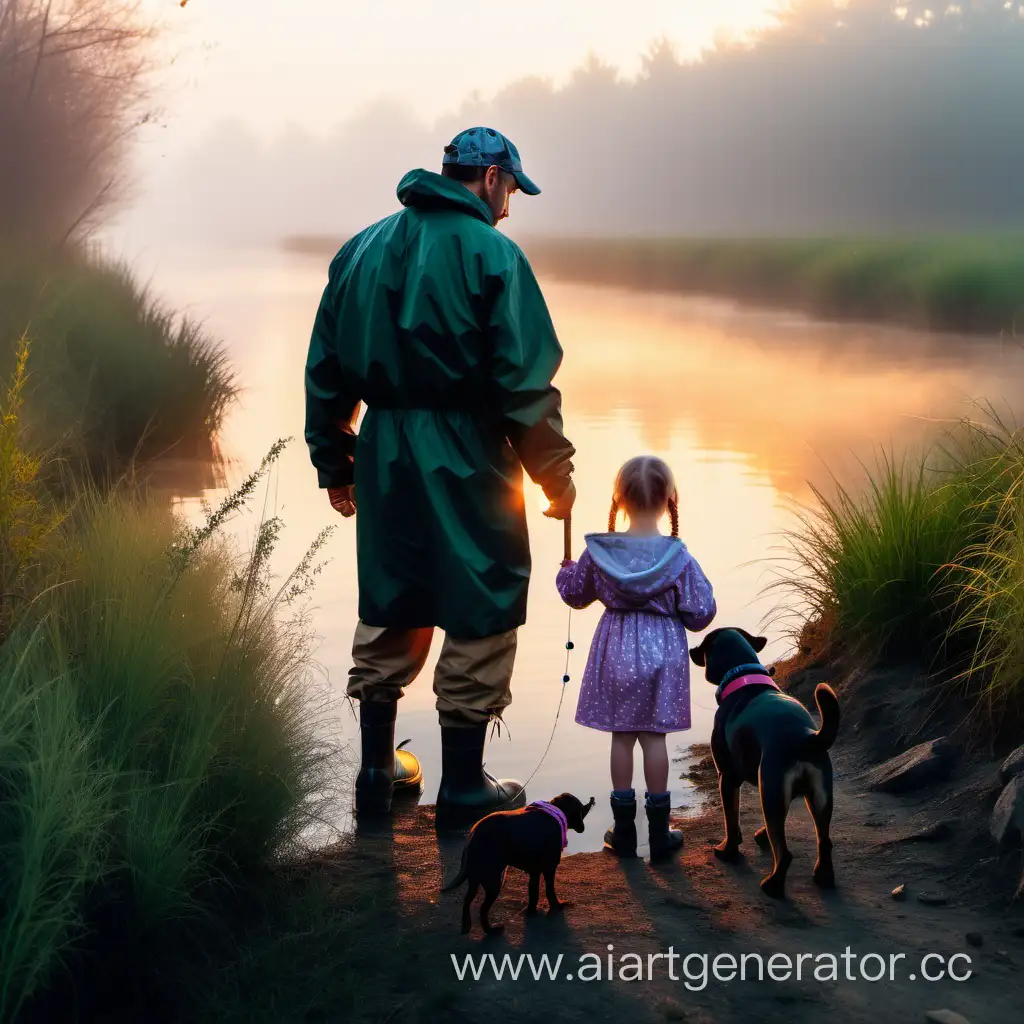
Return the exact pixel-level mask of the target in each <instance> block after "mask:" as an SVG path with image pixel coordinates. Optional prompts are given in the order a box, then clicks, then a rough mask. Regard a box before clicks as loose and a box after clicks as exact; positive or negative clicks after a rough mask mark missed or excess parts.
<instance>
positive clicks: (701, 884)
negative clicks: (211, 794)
mask: <svg viewBox="0 0 1024 1024" xmlns="http://www.w3.org/2000/svg"><path fill="white" fill-rule="evenodd" d="M840 671H841V670H840V669H839V667H838V666H836V665H827V664H825V663H820V664H817V665H812V666H808V665H807V664H806V662H805V664H804V666H803V667H802V668H800V667H799V666H798V665H795V664H794V665H792V666H782V667H780V673H779V676H778V678H781V679H783V680H784V681H785V680H786V679H787V674H788V675H789V685H790V686H791V688H792V692H794V693H796V694H798V695H800V696H801V697H805V695H806V693H807V692H808V691H809V690H810V689H811V688H813V685H814V682H815V681H816V679H819V678H821V677H822V676H827V677H829V678H831V680H832V681H833V683H834V684H835V685H836V687H837V689H838V690H839V692H840V694H841V695H846V696H845V697H844V696H841V700H843V701H844V714H847V713H848V714H847V717H846V719H845V721H844V725H843V728H842V731H841V735H840V740H839V743H838V744H837V746H836V748H834V751H833V756H834V759H835V763H836V770H837V785H836V813H835V817H834V820H833V839H834V842H835V862H836V871H837V879H838V888H837V889H836V890H835V891H832V892H823V891H821V890H818V889H817V888H816V887H815V886H814V885H813V884H812V882H811V878H810V874H811V868H812V866H813V863H814V833H813V828H812V825H811V822H810V818H809V815H807V813H806V812H805V811H804V809H803V808H802V807H801V806H796V805H795V806H794V808H793V811H792V812H791V815H790V818H789V828H788V831H787V835H788V837H789V839H790V843H791V846H792V849H793V853H794V857H795V860H794V863H793V866H792V868H791V871H790V876H789V877H790V886H789V894H788V898H787V900H786V901H785V902H777V901H774V900H771V899H769V898H768V897H766V896H765V895H764V894H763V893H762V892H761V890H760V888H759V885H758V883H759V880H760V878H761V876H762V875H763V874H764V873H766V871H767V870H768V864H769V860H770V854H769V853H767V852H766V851H762V850H760V849H759V848H758V846H757V845H756V844H755V843H753V841H752V833H753V831H754V828H755V827H756V826H757V825H758V824H759V823H760V810H759V807H758V804H757V796H756V793H755V792H754V791H753V790H752V788H751V787H745V790H744V795H743V802H742V816H743V823H744V828H745V834H746V836H747V840H746V843H745V847H744V849H745V859H744V861H743V863H741V864H740V865H737V866H728V865H725V864H722V863H721V862H720V861H718V860H717V859H716V858H715V857H714V855H713V853H712V849H711V847H712V845H713V844H715V843H717V842H719V841H720V839H721V829H722V825H721V816H720V812H719V810H718V807H717V794H716V793H715V792H714V790H715V788H716V787H715V783H714V779H713V778H710V777H709V776H708V774H707V773H706V772H704V773H700V774H701V775H702V778H703V783H704V785H705V788H706V791H707V792H708V794H709V798H708V800H709V802H708V804H707V806H706V808H705V809H704V811H702V812H701V813H700V814H698V815H697V816H696V817H686V818H680V819H678V820H677V821H676V822H675V824H677V825H678V826H680V827H682V828H683V830H684V833H685V835H686V847H685V849H684V852H683V854H682V856H681V858H680V860H679V862H677V863H673V864H670V865H667V866H663V867H657V868H652V867H651V866H650V865H648V864H647V863H646V862H645V861H643V860H637V861H632V862H622V861H618V860H616V859H615V858H613V857H611V856H609V855H607V854H601V853H597V854H591V853H582V854H577V855H575V856H572V857H569V858H567V859H565V860H563V862H562V865H561V867H560V868H559V872H558V892H559V895H560V897H561V898H562V899H564V900H568V901H570V902H571V903H572V905H571V906H570V907H569V908H568V909H567V910H566V911H565V913H564V914H562V915H560V916H558V917H555V918H551V917H549V916H548V915H547V914H543V913H542V915H541V916H540V917H538V918H535V919H526V918H524V917H523V916H522V914H521V908H522V907H523V906H524V905H525V902H526V895H527V893H526V884H525V882H526V880H525V876H523V875H522V874H521V873H520V872H518V871H515V870H512V871H510V872H509V873H508V876H507V879H506V884H505V887H504V890H503V892H502V895H501V898H500V900H499V902H498V904H497V905H496V908H495V911H494V913H493V918H494V919H495V920H500V921H502V922H503V923H504V924H505V931H504V932H503V933H502V934H500V935H495V936H492V937H488V938H484V937H483V936H482V934H481V932H480V930H479V926H478V925H476V924H475V927H474V931H473V933H472V934H471V935H470V936H468V937H463V936H461V935H460V934H459V918H460V903H461V896H462V893H461V892H460V891H457V892H452V893H441V892H440V888H441V885H442V882H443V880H444V879H446V878H450V877H451V876H452V874H453V873H454V871H455V870H456V867H457V863H458V859H459V855H460V851H461V846H462V839H461V837H460V836H453V835H451V834H445V833H439V832H438V831H437V830H436V828H435V824H434V819H433V814H432V809H431V808H429V807H423V808H415V809H408V810H406V811H404V812H402V811H400V812H399V813H397V814H396V815H395V818H394V820H393V821H392V822H389V823H387V824H386V825H384V826H382V827H379V828H377V829H364V830H362V831H361V832H360V833H359V834H358V835H357V836H356V837H354V838H353V839H352V840H349V841H347V842H346V843H344V844H342V845H341V846H338V847H336V848H334V849H331V850H326V851H323V853H322V854H320V855H319V856H317V857H316V858H313V859H310V860H306V861H305V862H303V863H302V864H301V865H297V866H295V867H294V868H293V869H291V870H290V871H288V872H287V874H286V879H287V880H286V882H284V883H283V884H286V885H287V886H289V887H291V889H292V892H293V893H295V894H296V897H295V898H296V899H301V898H302V896H301V895H300V894H304V893H309V892H318V893H322V894H333V896H334V898H335V899H336V900H337V901H338V903H339V906H340V907H343V908H344V910H345V912H346V913H347V914H349V915H351V916H350V918H349V921H350V923H351V927H350V928H349V927H346V928H342V927H340V926H338V925H337V924H336V923H333V922H331V921H330V920H328V919H326V918H322V919H318V920H317V921H316V922H314V924H313V926H312V929H311V930H310V931H309V932H308V933H307V934H306V935H305V949H304V952H302V953H301V954H298V952H297V950H295V949H294V945H293V938H292V936H291V935H288V934H286V935H285V936H284V938H283V939H281V938H280V937H279V942H278V943H277V944H275V943H274V942H273V941H272V940H271V935H272V932H271V930H270V929H269V926H268V927H267V928H265V929H261V930H260V931H259V932H258V933H257V939H256V943H255V948H253V947H250V948H249V949H247V951H246V952H245V954H244V955H242V956H240V957H239V958H238V959H237V960H236V962H235V963H234V964H233V965H232V966H231V967H229V968H227V969H226V970H224V971H223V972H222V973H221V974H220V975H219V978H218V981H219V984H218V986H217V987H216V988H215V990H214V991H213V992H211V991H209V990H207V991H206V992H205V993H204V1003H205V1008H204V1012H203V1013H201V1014H199V1015H197V1016H195V1017H194V1018H193V1017H191V1016H188V1017H185V1018H183V1019H189V1020H191V1019H195V1020H214V1019H217V1020H219V1021H222V1022H224V1024H231V1022H234V1021H238V1022H241V1021H254V1022H264V1021H265V1022H267V1024H270V1021H271V1020H274V1021H277V1022H279V1021H281V1020H282V1019H284V1020H296V1021H297V1020H311V1019H312V1020H332V1019H345V1020H349V1021H353V1022H360V1024H362V1022H367V1024H368V1022H376V1024H381V1022H384V1021H391V1020H394V1019H397V1018H398V1017H401V1019H403V1020H409V1021H412V1022H420V1021H422V1022H423V1024H426V1022H428V1021H430V1022H433V1021H441V1022H452V1024H454V1022H478V1021H479V1022H484V1021H487V1020H492V1019H495V1018H500V1019H503V1020H504V1019H509V1020H524V1021H525V1020H535V1019H538V1018H541V1017H544V1016H545V1015H549V1014H550V1013H551V1012H552V1007H557V1013H558V1017H559V1019H560V1020H566V1021H570V1022H571V1021H579V1022H581V1024H584V1022H589V1021H593V1020H620V1019H627V1020H632V1021H637V1022H643V1024H647V1022H652V1024H654V1022H658V1024H660V1022H665V1021H686V1022H690V1024H732V1022H736V1024H740V1022H745V1021H748V1020H751V1019H757V1020H758V1021H766V1022H776V1021H777V1022H779V1024H782V1022H796V1024H818V1022H820V1020H821V1019H822V1017H823V1016H827V1017H828V1019H829V1020H830V1021H835V1022H837V1024H847V1022H849V1024H853V1022H857V1024H860V1022H867V1021H876V1020H879V1019H883V1020H907V1021H924V1020H925V1014H926V1013H927V1012H928V1011H931V1010H938V1009H951V1010H953V1011H955V1012H958V1013H960V1014H962V1015H963V1016H964V1018H965V1019H966V1020H968V1021H970V1022H973V1024H980V1022H996V1024H1002V1022H1007V1024H1008V1022H1009V1021H1012V1020H1015V1019H1016V1014H1017V1012H1018V1010H1019V1007H1018V1006H1017V1000H1016V985H1015V978H1016V977H1017V976H1018V973H1019V971H1020V969H1021V967H1024V907H1022V906H1021V905H1020V904H1019V903H1018V904H1013V903H1012V899H1013V893H1014V889H1015V885H1016V877H1017V876H1018V875H1019V871H1020V858H1019V852H1016V853H1014V852H1009V851H1000V849H999V848H998V846H997V845H996V844H995V843H994V841H993V839H992V837H991V836H990V835H988V833H987V815H988V813H989V811H990V809H991V806H992V804H993V803H994V800H995V796H996V793H997V792H998V765H997V764H996V763H995V762H992V761H989V760H986V759H977V758H971V757H964V758H962V759H961V760H959V761H958V762H957V767H956V773H955V778H953V777H946V778H944V779H942V780H934V781H933V782H931V783H929V784H926V785H922V786H921V787H920V788H918V789H917V790H915V791H914V792H911V793H903V794H892V793H886V792H880V791H875V790H872V789H871V788H870V786H871V783H870V781H869V773H870V771H871V769H872V768H874V767H875V766H876V764H877V758H878V754H877V750H876V748H875V744H874V740H873V739H872V738H871V728H872V727H871V726H866V727H865V726H864V717H863V716H864V714H865V713H866V712H867V710H868V705H867V704H866V703H860V702H858V701H857V700H856V698H855V697H853V696H852V695H853V694H855V693H857V692H858V689H859V688H862V687H863V686H864V685H865V683H866V682H869V680H868V677H867V676H865V675H864V674H863V673H860V672H858V671H853V672H848V673H847V674H846V675H845V676H843V677H840V676H838V675H836V673H837V672H840ZM896 681H897V680H896V679H894V678H891V677H890V678H889V680H888V682H889V683H890V684H892V683H894V682H896ZM902 681H903V682H904V683H905V684H906V686H907V687H908V688H910V689H912V688H913V682H912V680H911V679H910V677H904V678H903V680H902ZM596 788H600V787H599V786H598V787H596ZM535 795H537V796H547V797H549V796H551V795H553V794H548V793H545V794H535ZM583 795H589V794H583ZM900 886H903V887H904V888H903V890H902V892H903V898H902V899H895V898H894V897H893V895H892V893H893V891H894V890H896V889H898V887H900ZM542 906H543V901H542ZM475 921H476V916H475V913H474V922H475ZM288 949H292V950H293V952H292V954H291V955H290V956H284V957H282V955H281V951H282V950H288ZM670 949H671V950H674V951H675V952H676V953H677V954H679V958H680V959H679V960H677V961H676V963H675V971H676V980H673V979H672V977H670V975H669V971H668V964H667V962H666V961H665V960H664V959H663V960H660V961H654V962H653V971H652V974H651V975H647V974H646V972H647V971H648V970H649V967H648V964H649V961H648V956H650V955H652V954H664V953H667V952H668V951H669V950H670ZM313 950H316V952H315V953H314V952H313ZM370 950H372V951H374V952H373V955H370V954H369V951H370ZM849 952H852V954H853V955H854V957H855V959H854V960H852V961H847V962H844V961H843V960H842V959H841V958H842V956H843V954H844V953H849ZM609 953H611V954H612V955H613V957H614V959H613V961H612V965H613V970H612V976H611V977H609V976H608V968H607V965H608V955H609ZM486 954H491V955H493V957H494V958H495V960H496V961H497V963H498V964H499V965H500V964H501V963H502V960H503V958H504V957H506V956H508V957H509V958H510V960H508V961H506V962H507V963H508V967H507V968H506V973H505V975H504V977H503V978H501V979H498V978H496V977H495V976H494V974H493V973H492V972H491V969H490V967H489V965H488V964H486V963H484V964H483V965H482V971H483V973H482V975H481V977H479V979H476V980H474V979H473V977H472V975H471V974H470V975H469V976H467V977H464V978H463V979H462V980H460V978H459V974H458V970H461V969H463V965H464V964H465V963H466V957H468V956H474V957H480V956H485V955H486ZM587 954H590V957H589V959H588V960H587V961H583V960H581V958H582V957H584V956H585V955H587ZM691 954H695V955H696V957H697V958H695V959H691V960H690V961H686V962H684V960H683V958H685V957H686V956H688V955H691ZM872 954H873V955H874V957H872V956H871V955H872ZM930 954H932V955H934V956H936V957H941V958H942V959H941V961H940V960H936V959H934V958H933V959H932V960H930V961H927V962H923V961H924V958H925V957H926V956H928V955H930ZM525 955H530V956H532V957H533V963H534V965H535V966H536V969H537V970H538V971H539V972H543V971H544V970H546V968H544V967H543V965H542V962H541V957H543V956H547V958H548V959H547V964H549V965H550V966H551V967H552V968H555V967H556V964H558V966H557V968H556V969H557V979H558V980H549V978H548V977H546V976H545V975H544V974H543V973H541V975H540V978H539V979H535V978H534V977H533V975H532V974H531V968H530V966H529V963H528V962H527V961H526V960H525V959H523V960H522V961H521V960H520V957H525ZM744 955H747V956H750V955H756V956H757V957H759V958H760V963H761V964H762V969H763V970H764V972H765V973H764V978H763V980H761V981H758V980H756V979H757V970H758V960H756V959H749V960H748V961H747V964H746V966H747V969H748V970H749V974H748V975H747V977H748V978H749V979H750V980H747V981H745V982H744V981H740V980H739V979H738V976H736V977H735V978H734V980H732V981H727V980H725V979H727V978H728V977H729V974H728V973H727V968H728V965H729V963H730V962H731V963H732V964H733V967H734V968H735V967H736V966H737V965H738V964H739V963H740V962H741V958H742V957H743V956H744ZM801 956H804V957H805V959H804V961H803V968H802V970H803V973H802V975H801V978H800V979H799V980H797V979H796V975H795V966H796V964H797V962H798V960H799V958H800V957H801ZM559 957H561V958H562V959H561V961H560V962H559V961H558V958H559ZM637 957H639V958H641V959H640V961H639V962H640V963H642V965H643V970H644V972H645V973H644V974H643V976H640V977H638V976H637V975H636V973H635V965H636V964H637V962H638V961H637V959H636V958H637ZM702 957H706V958H707V967H705V963H704V961H703V960H702V959H701V958H702ZM716 957H727V958H728V957H731V958H733V959H732V961H729V960H724V961H723V960H719V964H720V965H722V971H723V973H722V980H719V979H718V978H716V977H715V975H714V973H713V972H712V969H711V967H712V965H713V963H714V961H715V958H716ZM772 957H775V958H776V959H774V960H772V959H771V958H772ZM877 957H881V958H882V960H881V961H880V960H878V959H877ZM954 957H956V958H957V959H955V960H954V959H953V958H954ZM830 958H831V960H830ZM893 958H895V959H893ZM966 958H969V960H968V959H966ZM862 961H863V969H864V971H865V973H866V977H868V978H874V977H876V976H877V975H878V974H879V971H880V967H879V964H880V963H882V964H884V970H885V971H886V980H884V981H874V982H869V981H867V980H865V975H862V974H861V973H860V970H861V963H862ZM769 962H771V963H772V964H773V965H774V966H773V967H772V971H773V972H774V974H773V975H772V974H769V973H768V964H769ZM830 962H831V963H832V964H835V965H836V968H835V969H836V970H837V972H838V973H837V975H835V976H833V975H830V974H829V971H830V969H831V968H830V967H829V964H830ZM520 963H521V964H522V967H521V974H520V976H519V978H518V980H513V978H512V977H510V973H511V971H512V970H514V969H515V968H516V966H517V965H518V964H520ZM581 963H589V965H590V968H591V969H593V967H594V965H595V964H597V963H599V964H600V965H601V974H600V978H601V980H599V981H592V982H591V983H589V984H587V983H585V982H582V976H581V977H579V978H577V977H573V978H572V979H570V978H569V977H568V975H570V974H578V973H579V967H580V965H581ZM787 963H788V964H789V965H790V974H789V975H788V976H787V974H786V972H785V966H786V964H787ZM456 965H457V966H458V970H457V966H456ZM848 966H849V967H850V968H851V969H852V972H853V975H852V978H850V977H848V976H847V975H846V974H845V971H846V970H847V967H848ZM947 968H948V969H949V970H950V971H953V972H955V973H957V975H958V977H960V976H963V973H964V972H968V971H969V972H970V980H968V981H957V980H953V979H951V978H950V977H949V976H948V974H947V973H946V971H947ZM815 969H818V970H819V972H820V973H819V974H818V975H817V978H816V977H815V975H814V970H815ZM890 969H891V970H892V971H893V974H892V980H890V976H889V974H888V972H889V970H890ZM705 971H707V975H706V976H705ZM924 971H927V972H928V973H929V974H930V975H931V976H932V977H935V976H942V977H941V978H940V980H937V981H926V980H925V979H924V977H923V974H924ZM687 972H688V973H687ZM752 1003H754V1004H756V1007H757V1009H756V1014H754V1018H752V1009H751V1006H752ZM285 1007H287V1008H289V1009H290V1012H287V1013H284V1014H282V1008H285Z"/></svg>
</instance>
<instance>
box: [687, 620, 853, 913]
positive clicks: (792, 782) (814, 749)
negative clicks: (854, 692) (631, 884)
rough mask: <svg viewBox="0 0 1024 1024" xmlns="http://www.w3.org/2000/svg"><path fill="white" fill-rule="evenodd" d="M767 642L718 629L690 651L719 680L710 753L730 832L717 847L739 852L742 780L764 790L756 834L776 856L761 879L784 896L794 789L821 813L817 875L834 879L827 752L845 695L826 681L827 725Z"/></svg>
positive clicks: (819, 696) (821, 701)
mask: <svg viewBox="0 0 1024 1024" xmlns="http://www.w3.org/2000/svg"><path fill="white" fill-rule="evenodd" d="M767 643H768V641H767V640H766V639H765V638H764V637H763V636H758V637H754V636H751V635H750V634H749V633H747V632H746V631H744V630H742V629H716V630H713V631H712V632H710V633H708V635H707V636H706V637H705V638H704V640H703V642H702V643H701V644H700V646H699V647H695V648H694V649H693V650H692V651H691V652H690V657H691V658H692V659H693V661H694V664H696V665H699V666H701V667H702V668H705V670H706V671H705V675H706V677H707V681H708V682H709V683H712V684H713V685H714V686H717V687H718V691H717V693H716V694H715V696H716V698H717V700H718V705H719V706H718V711H717V712H716V713H715V725H714V731H713V732H712V735H711V755H712V757H713V758H714V760H715V767H716V768H717V769H718V781H719V790H720V792H721V796H722V810H723V812H724V814H725V839H724V840H723V842H721V843H720V844H719V845H718V846H716V847H715V856H717V857H718V858H719V859H720V860H724V861H729V862H730V863H735V862H736V861H738V860H739V859H740V849H739V848H740V843H742V842H743V836H742V834H741V832H740V787H741V786H742V785H743V783H744V782H749V783H751V784H753V785H756V786H757V787H758V789H759V791H760V795H761V810H762V812H763V814H764V824H765V827H764V828H760V829H758V830H757V832H756V833H755V834H754V839H755V841H756V842H757V843H758V844H759V845H761V846H763V845H765V839H766V837H767V842H768V843H769V844H770V846H771V850H772V855H773V857H774V859H775V863H774V866H773V869H772V873H771V874H770V875H768V876H767V877H766V878H765V879H763V880H762V882H761V888H762V889H763V890H764V891H765V892H766V893H767V894H768V895H769V896H775V897H778V898H781V897H783V896H784V895H785V889H786V872H787V871H788V870H789V865H790V863H791V862H792V860H793V855H792V854H791V853H790V852H789V848H788V847H787V846H786V815H787V814H788V813H789V805H790V803H791V802H792V800H793V797H795V796H802V797H803V798H804V800H805V801H806V803H807V808H808V810H809V811H810V812H811V817H812V818H813V819H814V829H815V832H816V833H817V837H818V862H817V863H816V864H815V866H814V875H813V878H814V881H815V883H816V884H817V885H819V886H820V887H821V888H823V889H831V888H832V887H833V886H834V885H835V872H834V870H833V867H832V840H831V839H830V838H829V826H830V824H831V821H832V759H831V758H830V757H829V754H828V751H829V749H830V748H831V746H832V744H833V743H834V742H835V739H836V735H837V733H838V731H839V701H838V699H837V698H836V695H835V692H834V691H833V689H832V687H830V686H828V685H827V684H826V683H819V684H818V686H817V687H816V688H815V690H814V699H815V702H816V703H817V705H818V712H819V713H820V715H821V728H820V729H818V730H817V731H815V728H814V720H813V719H812V718H811V716H810V715H809V714H808V713H807V709H806V708H805V707H804V706H803V704H801V703H800V702H799V701H798V700H795V699H794V698H793V697H789V696H787V695H786V694H784V693H782V691H781V690H779V688H778V687H777V686H776V685H775V683H774V682H773V681H772V679H771V676H772V675H773V672H771V671H769V670H768V669H766V668H764V666H762V665H761V662H760V660H759V659H758V657H757V653H758V652H760V651H763V650H764V647H765V645H766V644H767Z"/></svg>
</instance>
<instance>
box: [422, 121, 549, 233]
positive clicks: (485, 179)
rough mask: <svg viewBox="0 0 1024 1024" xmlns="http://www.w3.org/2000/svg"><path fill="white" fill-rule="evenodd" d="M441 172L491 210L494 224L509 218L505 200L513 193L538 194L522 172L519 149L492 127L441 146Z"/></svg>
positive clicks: (475, 130)
mask: <svg viewBox="0 0 1024 1024" xmlns="http://www.w3.org/2000/svg"><path fill="white" fill-rule="evenodd" d="M441 173H442V174H443V175H444V176H445V177H446V178H451V179H453V180H454V181H458V182H461V183H462V184H463V185H465V186H466V188H468V189H469V190H470V191H471V192H473V193H474V194H475V195H477V196H479V197H480V198H481V199H482V200H483V201H484V202H485V203H486V204H487V206H488V207H489V208H490V211H491V214H492V216H493V218H494V223H495V224H497V223H498V221H500V220H504V219H505V218H506V217H507V216H508V199H509V196H510V195H511V194H512V193H513V192H516V191H520V190H521V191H522V192H524V193H525V194H526V195H528V196H535V195H539V194H540V189H539V188H537V186H536V185H535V184H534V183H533V181H531V180H530V178H528V177H527V176H526V174H524V173H523V163H522V160H520V158H519V150H518V149H516V147H515V146H514V145H513V144H512V142H511V141H510V140H509V139H507V138H505V136H504V135H502V134H501V132H496V131H495V130H494V129H493V128H469V129H467V130H466V131H464V132H459V134H458V135H456V136H455V138H454V139H452V141H451V142H450V143H449V144H448V145H447V146H445V147H444V159H443V161H442V163H441Z"/></svg>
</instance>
